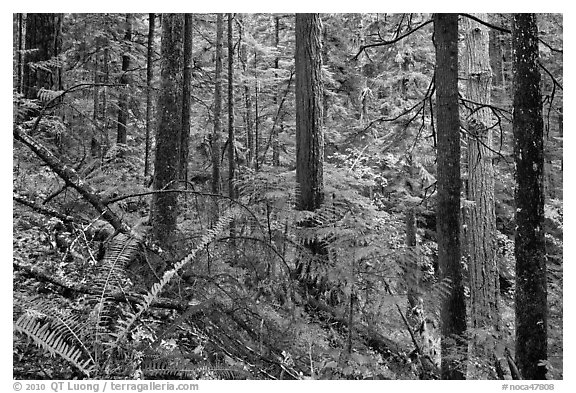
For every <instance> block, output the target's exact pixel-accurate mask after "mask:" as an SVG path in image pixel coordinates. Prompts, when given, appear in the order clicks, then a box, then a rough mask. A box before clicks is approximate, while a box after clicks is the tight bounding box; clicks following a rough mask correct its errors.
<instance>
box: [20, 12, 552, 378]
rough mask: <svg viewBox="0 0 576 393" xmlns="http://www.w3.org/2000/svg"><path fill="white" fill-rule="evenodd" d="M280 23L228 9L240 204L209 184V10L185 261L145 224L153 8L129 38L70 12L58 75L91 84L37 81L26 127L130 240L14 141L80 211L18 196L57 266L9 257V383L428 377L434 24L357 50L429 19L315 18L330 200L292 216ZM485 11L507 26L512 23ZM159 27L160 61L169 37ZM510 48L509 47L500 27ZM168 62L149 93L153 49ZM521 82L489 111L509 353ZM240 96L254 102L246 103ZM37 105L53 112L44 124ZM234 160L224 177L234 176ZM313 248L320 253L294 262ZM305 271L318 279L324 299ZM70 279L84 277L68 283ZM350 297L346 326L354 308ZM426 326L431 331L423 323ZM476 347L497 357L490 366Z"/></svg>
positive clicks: (25, 169) (497, 93) (286, 24)
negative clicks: (58, 87)
mask: <svg viewBox="0 0 576 393" xmlns="http://www.w3.org/2000/svg"><path fill="white" fill-rule="evenodd" d="M237 16H238V15H237ZM274 16H275V15H268V14H244V15H242V18H239V17H237V18H236V19H235V23H236V25H235V35H234V41H235V43H236V44H237V46H238V48H239V50H237V51H236V53H237V56H238V58H237V59H235V60H236V61H235V67H236V68H235V73H236V75H235V86H234V88H235V89H236V91H235V94H234V96H235V101H234V103H225V105H232V104H233V105H234V109H235V111H236V123H235V127H236V135H237V140H236V141H234V148H235V149H236V153H237V156H238V177H237V179H236V181H235V186H236V187H237V188H238V191H239V196H238V199H237V200H235V201H231V200H230V199H228V198H227V197H225V195H228V194H227V192H228V190H227V189H226V187H224V189H223V192H222V193H223V195H220V196H216V197H215V196H213V195H211V194H210V191H209V190H210V188H209V181H210V175H209V174H210V165H211V152H210V149H211V147H210V140H209V138H208V135H209V134H210V133H211V131H212V130H211V127H212V125H213V90H214V82H215V81H214V72H215V69H214V43H215V39H216V36H215V19H216V18H215V15H212V14H194V25H193V29H194V40H193V41H194V43H193V64H192V73H193V81H192V84H193V89H192V102H193V105H192V108H191V113H192V124H191V130H190V135H191V137H190V162H189V174H190V175H189V179H188V180H189V183H188V184H187V186H186V187H184V186H183V187H182V188H181V189H180V190H179V194H178V195H179V196H178V204H179V209H180V210H179V215H178V231H177V233H176V234H175V235H174V239H173V242H174V244H175V250H176V251H175V254H176V255H177V257H175V258H172V257H168V256H167V255H166V253H163V252H162V251H161V250H159V249H158V247H157V245H155V244H153V243H152V242H151V241H150V237H149V236H148V222H147V220H148V215H149V211H148V206H149V202H150V192H151V191H150V188H149V185H150V179H149V178H148V179H145V178H144V176H143V167H144V157H145V151H144V143H143V141H144V129H145V127H146V124H145V115H144V114H145V112H146V99H145V96H146V44H147V43H146V32H147V28H148V26H147V18H148V15H145V14H134V26H133V29H134V34H133V39H132V41H131V42H129V43H127V42H124V40H123V38H122V37H124V24H123V23H124V22H123V21H124V19H125V16H124V15H120V14H66V15H65V17H64V22H63V31H62V34H63V41H64V45H63V53H62V54H61V56H60V57H59V58H58V59H52V60H50V64H51V65H59V66H61V67H62V75H63V76H62V78H63V81H64V86H65V89H70V87H72V86H80V87H78V88H75V89H72V90H64V92H65V94H64V92H61V91H50V90H42V91H41V92H40V94H39V97H38V98H37V99H33V100H31V99H24V98H23V96H22V95H21V94H20V93H19V92H18V91H17V90H14V92H13V111H14V117H13V118H14V122H15V123H17V124H18V125H19V126H21V127H23V129H25V130H26V131H27V132H28V133H29V134H30V135H31V136H32V137H33V138H35V140H37V141H38V142H40V143H42V144H43V145H44V146H46V147H47V148H49V149H50V150H51V151H52V152H54V154H56V155H57V156H58V157H59V158H60V159H61V160H62V161H63V162H64V163H65V164H66V165H69V166H70V167H72V168H74V169H75V170H76V172H77V173H78V174H79V176H80V178H81V179H82V181H83V182H85V183H86V184H90V185H91V186H92V187H93V188H94V189H95V191H96V193H97V195H98V197H99V198H101V199H102V200H103V201H104V202H106V204H107V206H108V208H109V209H111V210H112V211H114V212H115V213H116V214H117V215H118V216H119V217H121V219H122V220H123V221H124V222H126V223H127V224H129V226H130V227H132V228H133V233H132V234H130V235H128V234H122V233H115V231H114V230H113V229H112V228H111V227H110V225H108V224H106V223H105V222H103V221H102V217H101V216H99V215H98V214H96V213H95V212H94V210H93V209H92V208H91V207H90V206H89V204H88V203H87V202H85V201H83V200H82V199H81V198H80V197H79V196H78V195H77V194H76V193H75V192H74V191H73V190H71V189H69V188H68V187H67V186H66V185H65V184H64V182H63V181H62V179H60V178H58V177H57V176H56V175H55V174H54V173H53V172H52V171H51V170H50V169H49V168H48V167H47V166H45V164H44V163H43V162H42V161H41V160H40V159H39V158H37V157H35V156H33V155H31V154H30V153H29V151H28V150H27V149H26V147H24V146H22V145H20V144H18V143H15V144H14V150H13V157H14V158H13V178H14V182H13V191H14V193H15V194H17V195H19V196H21V197H23V198H26V199H27V200H28V201H30V202H31V203H33V204H34V205H36V206H44V207H49V208H51V209H53V210H54V211H57V212H60V213H62V214H66V215H69V216H71V217H72V218H73V220H72V222H65V221H62V219H61V217H60V218H57V217H49V216H46V215H45V213H42V212H41V211H39V210H37V209H34V208H30V207H29V206H26V205H23V204H21V203H18V202H16V203H15V205H14V208H13V215H14V226H13V233H14V236H13V254H14V256H13V259H14V263H15V266H16V264H18V265H26V266H35V267H36V268H38V269H40V270H41V271H42V272H44V273H45V276H49V277H52V278H53V281H48V282H46V281H44V280H43V279H40V278H38V277H35V276H31V275H30V274H29V273H26V272H25V271H23V270H19V269H15V273H14V303H15V306H14V321H15V322H14V331H15V342H14V364H15V366H14V374H15V377H17V378H30V379H37V378H41V377H42V378H44V377H46V378H51V379H59V378H63V379H64V378H70V377H79V378H80V377H86V375H89V376H90V377H96V378H169V379H173V378H183V379H184V378H222V379H235V378H238V379H241V378H286V379H340V378H342V379H400V378H401V379H416V378H420V377H422V376H423V372H422V367H423V366H422V362H423V360H422V359H424V358H425V355H426V354H424V353H421V354H418V353H416V352H417V351H416V350H415V349H414V347H415V346H414V342H413V340H412V337H411V335H410V332H409V331H408V329H411V330H412V333H414V334H415V335H416V336H415V338H416V341H417V342H419V343H421V342H422V340H426V339H431V340H435V339H436V337H437V335H438V331H437V328H438V326H437V322H436V321H438V320H439V305H440V303H441V300H442V299H443V297H444V296H445V294H446V292H447V290H448V289H449V288H450V284H451V283H450V282H449V281H439V280H438V278H437V273H438V272H437V267H438V260H437V246H436V222H435V198H436V196H435V191H436V168H435V167H436V150H435V119H434V115H435V113H434V112H433V110H432V108H433V104H434V96H433V92H434V81H433V70H434V63H435V59H434V47H433V44H432V41H431V39H430V38H431V31H432V30H431V25H430V24H429V25H425V26H424V27H422V28H419V29H418V30H416V31H415V32H413V33H411V34H408V35H407V36H406V37H405V38H403V39H402V40H400V41H398V42H396V43H394V44H390V45H388V44H386V45H381V46H374V47H371V48H369V49H367V51H366V52H365V53H363V54H362V55H361V56H358V57H355V56H356V55H357V54H358V53H359V49H360V46H361V45H362V44H377V43H379V42H382V41H392V40H395V39H397V38H398V37H401V36H402V35H405V34H407V33H409V32H410V31H412V30H413V29H414V28H416V27H418V26H419V25H421V24H423V23H426V21H428V20H429V19H430V17H431V15H429V14H323V15H322V20H323V24H324V27H325V32H324V35H323V42H324V53H323V62H324V68H323V78H324V87H325V92H324V93H325V99H326V100H327V105H326V109H327V111H326V113H325V115H326V118H325V119H324V120H325V127H324V128H325V144H326V147H325V151H326V153H325V157H326V160H325V163H324V176H325V194H326V198H325V204H324V205H323V206H322V208H321V209H318V210H317V211H315V212H298V211H296V210H295V200H296V198H295V196H296V193H297V192H298V190H297V188H296V182H295V171H294V168H295V156H296V154H295V110H294V103H293V101H294V88H293V86H294V82H293V75H292V74H293V71H294V70H293V68H294V60H293V57H294V18H293V16H291V15H285V14H280V15H276V16H279V18H280V31H279V40H280V44H279V45H278V47H276V45H275V44H274V37H273V35H274ZM490 18H491V20H492V18H494V19H495V20H492V22H493V23H495V24H498V25H500V23H501V25H503V26H506V23H507V18H508V16H507V15H505V14H497V15H491V16H490ZM539 23H540V24H541V26H540V27H541V28H540V30H541V35H542V39H543V40H545V41H546V42H547V43H549V44H550V46H551V47H552V48H561V47H562V21H561V17H559V16H558V15H543V16H542V17H541V18H540V20H539ZM241 32H242V33H244V34H243V35H242V36H241V35H240V33H241ZM156 37H157V38H156V41H155V42H154V45H155V60H157V59H158V55H159V48H160V42H159V37H160V34H156ZM15 45H16V43H15ZM127 46H129V47H130V49H131V50H130V52H129V55H130V57H131V64H132V66H131V70H129V73H130V76H131V78H130V79H131V83H130V84H129V85H128V86H127V87H126V88H125V89H126V90H127V92H128V95H129V112H130V115H129V123H128V140H127V145H117V144H115V143H114V141H115V140H116V139H115V132H116V127H117V124H116V118H117V116H116V115H117V106H116V104H117V100H118V98H119V96H120V95H121V93H122V89H121V88H120V86H118V83H119V80H120V77H121V75H122V71H121V57H122V55H123V54H125V53H126V51H125V50H126V48H127ZM240 48H244V53H243V51H242V50H240ZM540 49H541V59H542V64H543V66H544V67H546V68H547V70H548V71H550V74H551V75H548V74H543V82H542V87H543V90H544V94H545V97H547V98H546V99H545V102H544V105H545V110H544V113H545V116H546V120H545V124H547V127H548V128H547V130H548V134H547V137H546V160H547V165H548V166H549V168H550V169H552V170H550V171H548V173H549V174H550V176H548V177H547V178H546V179H545V181H546V187H547V195H548V197H549V198H548V199H547V201H546V206H545V214H546V222H545V230H546V233H547V235H546V241H547V247H548V258H549V264H548V270H549V288H550V290H549V305H550V310H549V311H550V313H549V315H550V343H549V348H550V350H549V352H550V357H549V359H550V361H549V364H548V366H549V370H550V375H551V376H552V377H555V378H561V377H562V372H561V370H562V345H563V337H562V318H563V314H562V309H563V300H562V287H563V259H562V251H563V201H562V192H561V190H562V176H561V175H562V170H563V166H562V151H563V136H562V135H563V134H562V129H561V127H562V123H561V121H562V117H561V114H562V111H563V109H562V106H563V101H562V89H561V88H560V87H559V85H557V83H559V84H561V83H562V53H560V52H557V51H555V50H552V49H550V48H548V47H547V46H546V45H541V47H540ZM502 50H503V53H504V57H505V58H506V59H508V58H509V50H510V48H509V47H506V45H505V42H504V44H503V48H502ZM15 52H16V51H15ZM244 55H245V56H244ZM276 58H278V66H277V67H276ZM35 66H37V67H41V66H42V64H37V65H35ZM153 67H154V75H155V79H154V80H153V97H155V95H156V89H157V87H158V85H159V83H158V75H160V72H159V68H158V67H159V62H158V61H154V64H153ZM504 68H505V71H506V72H508V74H509V73H510V67H509V64H507V63H506V62H504ZM16 74H17V72H15V73H14V77H15V80H17V75H16ZM550 76H554V78H555V80H556V82H557V83H555V82H554V81H553V80H552V79H551V78H550ZM15 86H16V84H15ZM508 90H509V85H504V86H498V87H496V88H495V89H494V94H493V100H492V102H493V105H494V106H495V108H496V109H495V110H494V111H493V113H494V117H495V119H496V120H495V121H500V124H499V126H498V128H497V129H498V131H499V135H498V137H496V138H495V139H497V140H498V142H497V144H496V146H495V147H494V150H495V151H496V152H497V153H498V154H496V155H495V159H494V162H495V168H496V180H497V182H496V212H497V225H498V230H499V232H498V234H497V245H496V247H497V251H498V258H499V268H500V282H501V292H502V297H501V302H502V307H501V309H502V327H503V328H502V329H503V332H502V335H501V336H498V337H493V336H492V335H491V332H486V331H471V332H470V334H475V335H478V336H481V337H485V338H486V339H487V340H494V342H495V343H496V344H497V345H496V347H497V348H498V351H499V353H498V357H500V358H502V359H505V355H504V352H503V351H504V349H505V348H508V349H510V350H513V338H514V315H513V311H512V308H513V291H514V281H515V275H514V265H515V261H514V250H513V240H512V239H513V234H514V225H515V224H514V221H513V216H514V206H513V193H514V186H513V184H514V178H513V169H514V168H513V167H512V165H511V152H512V144H511V143H512V142H511V125H510V122H509V120H510V118H511V113H510V108H511V101H510V98H509V94H508V93H509V91H508ZM247 98H249V99H250V100H251V102H252V109H251V110H252V112H249V111H248V110H247V108H246V100H247ZM51 101H53V102H51ZM256 104H257V110H256ZM461 104H462V105H465V103H461ZM38 113H42V117H41V119H40V121H38V122H37V119H38V117H37V116H38ZM498 116H500V118H499V117H498ZM153 117H155V115H154V116H153ZM152 126H153V127H154V125H152ZM250 127H252V130H253V131H255V128H256V127H258V132H259V135H258V136H259V139H258V146H259V147H258V155H259V161H260V163H261V165H260V167H259V168H258V170H256V168H255V167H254V166H251V165H249V164H250V163H248V162H247V160H246V159H247V157H248V151H247V149H248V147H249V143H248V130H249V128H250ZM273 130H277V131H279V138H278V140H279V151H280V166H278V167H276V166H272V164H273V163H272V156H273V155H272V153H271V152H272V150H273V143H272V142H273V141H272V131H273ZM152 139H154V138H152ZM152 146H153V144H152ZM225 148H227V147H225ZM119 152H122V154H118V153H119ZM151 152H152V154H153V150H152V151H151ZM226 156H227V155H226V154H224V155H223V157H226ZM226 159H227V158H224V160H226ZM226 167H227V166H226V165H222V168H226ZM227 175H228V174H227V172H226V170H224V171H223V173H222V184H226V183H227V182H226V181H224V180H225V179H226V177H227ZM214 203H217V204H218V207H219V211H220V212H224V211H229V212H230V214H229V215H222V216H221V219H220V221H219V222H218V223H216V222H214V219H213V214H212V213H213V212H212V209H213V206H214ZM410 210H413V211H414V212H415V216H416V230H415V232H416V240H417V246H416V247H414V248H412V247H409V246H407V245H406V232H407V231H406V214H407V212H408V211H410ZM302 222H314V223H315V224H316V225H315V226H314V227H306V226H302V225H301V223H302ZM231 223H233V226H231V225H230V224H231ZM231 227H233V231H232V230H230V228H231ZM311 241H317V242H322V244H323V245H324V246H325V248H326V250H327V256H326V258H317V257H315V256H314V255H312V254H311V253H310V252H309V250H308V249H307V248H306V247H305V246H304V245H305V244H306V243H307V242H311ZM300 263H301V264H303V266H305V267H306V268H305V269H303V270H302V271H301V274H300V275H296V274H295V271H296V267H297V265H298V264H300ZM45 276H44V277H45ZM302 281H307V282H311V283H315V284H316V286H317V288H321V290H320V291H318V292H317V293H310V292H308V291H306V290H305V289H303V288H302V285H301V282H302ZM55 282H56V283H55ZM57 283H60V284H62V285H68V286H67V287H63V286H62V285H60V284H57ZM75 285H79V286H80V287H81V288H83V289H85V290H86V292H79V291H76V290H73V289H71V288H76V287H75ZM410 291H415V292H416V294H417V295H418V297H419V298H420V299H421V300H422V303H421V304H420V305H419V307H420V306H421V309H422V310H423V312H422V313H420V311H419V310H420V308H418V309H414V308H413V307H412V306H411V305H409V302H408V300H407V299H408V294H409V292H410ZM314 296H316V297H317V299H316V300H318V301H319V302H321V303H322V304H323V305H325V306H326V307H325V308H323V309H318V308H315V307H312V306H311V305H310V303H309V302H308V301H307V300H308V299H309V298H310V297H314ZM351 305H352V307H351ZM170 307H172V308H170ZM350 310H352V311H351V313H352V317H351V318H350V319H351V321H352V323H351V326H349V325H348V324H347V323H343V321H347V320H348V317H349V316H350ZM399 310H400V312H399ZM401 313H402V314H403V316H405V317H406V318H407V320H408V324H409V325H411V327H410V328H407V326H406V323H405V322H404V319H403V316H402V315H401ZM418 313H420V314H418ZM416 314H418V315H416ZM428 327H429V328H430V329H431V330H429V331H428V332H427V333H426V334H424V333H423V332H424V330H425V329H427V328H428ZM363 328H365V329H366V330H363ZM365 331H370V332H373V333H374V334H376V335H378V337H385V338H386V339H389V340H391V341H393V342H394V343H396V344H397V345H398V348H401V350H399V351H396V352H397V353H396V352H395V351H394V350H391V351H389V352H386V351H383V350H381V348H374V345H370V344H371V343H370V341H369V340H366V339H365V338H364V337H362V334H361V333H363V332H365ZM427 334H429V335H427ZM372 344H373V343H372ZM36 346H37V347H36ZM379 349H380V350H379ZM413 349H414V350H413ZM44 353H46V354H50V355H51V356H53V358H51V359H47V358H45V357H44V355H43V354H44ZM62 360H63V362H62ZM477 361H478V362H479V363H480V366H482V367H493V363H492V359H477ZM66 363H67V365H66ZM70 366H72V368H70ZM77 371H79V372H80V374H78V373H77ZM469 377H471V378H474V377H475V375H470V376H469Z"/></svg>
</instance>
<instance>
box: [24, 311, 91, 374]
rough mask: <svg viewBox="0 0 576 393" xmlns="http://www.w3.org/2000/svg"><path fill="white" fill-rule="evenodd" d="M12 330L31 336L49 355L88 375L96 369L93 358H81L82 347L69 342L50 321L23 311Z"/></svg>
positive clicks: (83, 353) (82, 353)
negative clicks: (57, 357)
mask: <svg viewBox="0 0 576 393" xmlns="http://www.w3.org/2000/svg"><path fill="white" fill-rule="evenodd" d="M14 330H15V331H16V332H18V333H21V334H24V335H25V336H27V337H29V338H31V339H32V340H33V341H34V343H35V344H36V345H37V346H38V347H40V348H42V349H43V350H45V351H46V352H48V353H50V354H51V355H53V356H59V357H61V358H62V359H64V360H66V361H67V362H69V363H70V364H71V365H72V366H74V367H76V368H77V369H78V370H80V371H81V372H83V373H84V374H85V375H86V376H88V377H89V376H90V374H91V373H92V372H93V371H95V369H96V367H95V365H94V361H93V359H92V358H91V357H89V358H88V359H85V358H84V359H83V355H85V352H84V351H83V349H82V348H79V347H78V346H76V345H73V344H71V343H69V342H68V341H67V340H66V339H65V338H64V337H63V336H62V334H60V333H58V331H56V330H55V329H53V328H52V324H51V323H50V322H44V323H43V322H41V321H38V319H37V317H36V316H34V315H29V314H26V313H24V314H23V315H21V316H20V318H18V320H17V321H16V322H15V323H14Z"/></svg>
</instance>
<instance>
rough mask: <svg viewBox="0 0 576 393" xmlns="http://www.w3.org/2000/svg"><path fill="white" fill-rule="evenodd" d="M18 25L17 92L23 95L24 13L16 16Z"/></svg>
mask: <svg viewBox="0 0 576 393" xmlns="http://www.w3.org/2000/svg"><path fill="white" fill-rule="evenodd" d="M16 15H17V16H16V18H17V24H18V52H17V56H16V59H17V60H16V61H17V63H16V73H17V75H16V91H17V92H18V93H22V68H23V66H24V65H23V62H22V59H23V56H22V51H23V49H24V17H23V14H22V13H18V14H16Z"/></svg>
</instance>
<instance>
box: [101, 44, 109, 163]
mask: <svg viewBox="0 0 576 393" xmlns="http://www.w3.org/2000/svg"><path fill="white" fill-rule="evenodd" d="M109 58H110V51H109V50H108V48H105V49H104V65H103V70H102V72H103V73H104V75H103V78H104V80H103V82H104V84H105V85H106V84H108V83H109V82H110V65H109ZM102 119H103V120H104V122H103V123H104V124H103V125H102V126H103V129H104V143H105V145H106V147H105V149H104V152H105V151H108V149H109V148H110V137H109V135H108V87H107V86H103V88H102Z"/></svg>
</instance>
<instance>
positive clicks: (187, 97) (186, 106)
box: [180, 14, 193, 188]
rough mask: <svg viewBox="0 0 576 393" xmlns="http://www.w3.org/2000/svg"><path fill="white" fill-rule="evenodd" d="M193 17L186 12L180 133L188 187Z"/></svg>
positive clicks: (182, 168)
mask: <svg viewBox="0 0 576 393" xmlns="http://www.w3.org/2000/svg"><path fill="white" fill-rule="evenodd" d="M192 18H193V14H184V80H183V83H184V86H183V88H182V132H181V133H180V179H181V180H183V181H184V182H185V183H184V185H185V187H186V188H188V183H187V181H188V153H189V143H190V109H191V106H192V100H191V94H192V23H193V21H192Z"/></svg>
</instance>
